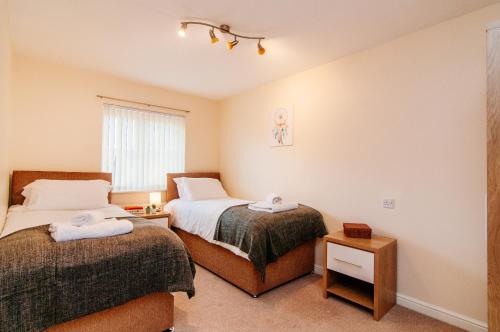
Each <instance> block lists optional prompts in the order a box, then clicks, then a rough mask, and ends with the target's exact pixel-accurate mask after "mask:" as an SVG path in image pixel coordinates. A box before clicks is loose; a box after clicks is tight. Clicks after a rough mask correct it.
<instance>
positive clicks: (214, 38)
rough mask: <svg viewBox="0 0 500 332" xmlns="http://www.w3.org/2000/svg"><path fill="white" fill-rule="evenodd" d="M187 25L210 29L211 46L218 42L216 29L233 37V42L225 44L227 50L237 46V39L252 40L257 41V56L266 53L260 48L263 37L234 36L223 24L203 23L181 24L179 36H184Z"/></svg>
mask: <svg viewBox="0 0 500 332" xmlns="http://www.w3.org/2000/svg"><path fill="white" fill-rule="evenodd" d="M189 24H192V25H203V26H206V27H210V28H211V29H210V30H209V31H208V33H209V36H210V41H211V42H212V44H215V43H217V42H219V38H217V36H216V35H215V29H217V30H218V31H220V32H222V33H224V34H228V35H231V36H233V37H234V40H233V41H228V42H227V44H226V46H227V48H228V50H232V49H233V48H234V47H235V46H236V45H238V43H239V42H240V41H239V40H238V38H240V39H254V40H258V43H257V53H258V54H259V55H263V54H264V53H266V49H265V48H264V47H262V45H261V41H262V40H263V39H266V38H265V37H253V36H244V35H240V34H236V33H233V32H231V28H230V27H229V26H228V25H225V24H223V25H221V26H215V25H212V24H208V23H204V22H181V27H180V29H179V36H181V37H184V36H185V35H186V30H187V27H188V25H189Z"/></svg>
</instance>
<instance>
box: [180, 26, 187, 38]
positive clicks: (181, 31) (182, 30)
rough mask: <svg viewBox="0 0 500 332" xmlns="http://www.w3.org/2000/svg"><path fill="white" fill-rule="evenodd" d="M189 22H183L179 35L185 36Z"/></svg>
mask: <svg viewBox="0 0 500 332" xmlns="http://www.w3.org/2000/svg"><path fill="white" fill-rule="evenodd" d="M186 29H187V23H181V27H180V28H179V36H181V37H184V36H185V35H186Z"/></svg>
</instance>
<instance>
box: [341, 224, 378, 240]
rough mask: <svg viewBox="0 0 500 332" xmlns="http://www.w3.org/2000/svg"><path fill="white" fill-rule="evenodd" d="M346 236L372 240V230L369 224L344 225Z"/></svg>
mask: <svg viewBox="0 0 500 332" xmlns="http://www.w3.org/2000/svg"><path fill="white" fill-rule="evenodd" d="M344 234H345V236H347V237H357V238H363V239H371V237H372V229H371V228H370V226H368V225H367V224H357V223H348V222H345V223H344Z"/></svg>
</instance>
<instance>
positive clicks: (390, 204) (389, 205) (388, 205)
mask: <svg viewBox="0 0 500 332" xmlns="http://www.w3.org/2000/svg"><path fill="white" fill-rule="evenodd" d="M395 203H396V200H395V199H394V198H385V199H384V209H394V207H395Z"/></svg>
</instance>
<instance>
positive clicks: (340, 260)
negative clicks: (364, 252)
mask: <svg viewBox="0 0 500 332" xmlns="http://www.w3.org/2000/svg"><path fill="white" fill-rule="evenodd" d="M333 259H335V260H336V261H339V262H342V263H346V264H349V265H354V266H356V267H359V268H360V269H361V268H362V266H361V265H358V264H354V263H351V262H348V261H345V260H343V259H338V258H336V257H334V258H333Z"/></svg>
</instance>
